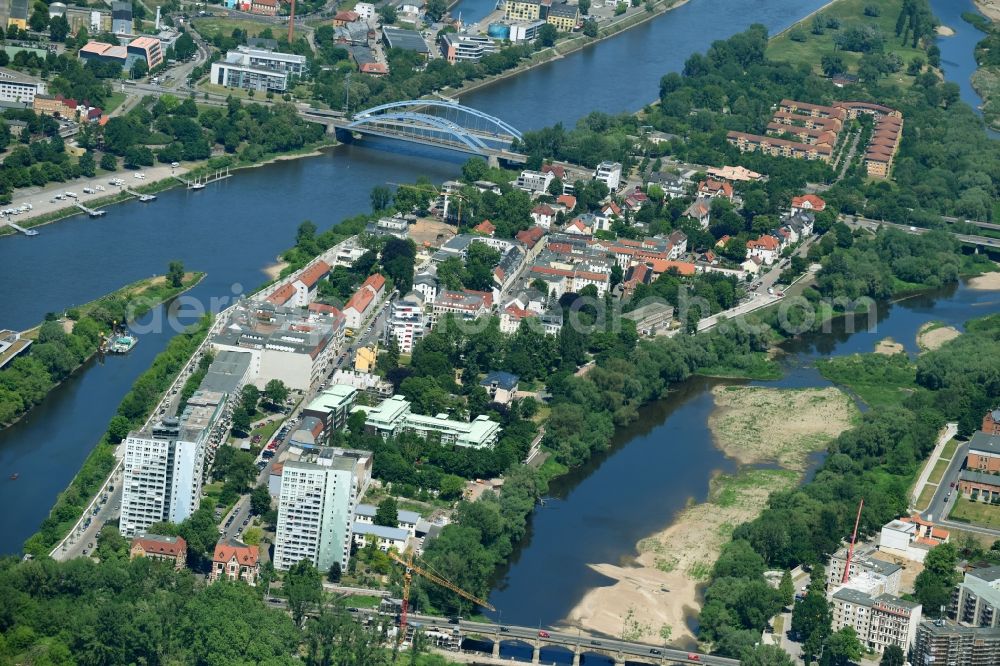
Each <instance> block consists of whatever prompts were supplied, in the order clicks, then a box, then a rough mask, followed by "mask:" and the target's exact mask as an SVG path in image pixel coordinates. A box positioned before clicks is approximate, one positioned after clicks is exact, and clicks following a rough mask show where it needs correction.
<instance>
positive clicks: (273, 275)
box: [264, 261, 288, 280]
mask: <svg viewBox="0 0 1000 666" xmlns="http://www.w3.org/2000/svg"><path fill="white" fill-rule="evenodd" d="M286 268H288V262H287V261H279V262H277V263H274V264H271V265H270V266H267V267H266V268H264V274H265V275H267V277H268V278H270V279H271V280H277V279H278V278H280V277H281V271H283V270H285V269H286Z"/></svg>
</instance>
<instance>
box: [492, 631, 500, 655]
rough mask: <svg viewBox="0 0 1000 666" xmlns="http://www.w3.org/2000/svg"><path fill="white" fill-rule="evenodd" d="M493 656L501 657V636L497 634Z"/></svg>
mask: <svg viewBox="0 0 1000 666" xmlns="http://www.w3.org/2000/svg"><path fill="white" fill-rule="evenodd" d="M493 658H494V659H499V658H500V637H499V636H497V637H496V640H494V641H493Z"/></svg>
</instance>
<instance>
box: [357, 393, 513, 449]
mask: <svg viewBox="0 0 1000 666" xmlns="http://www.w3.org/2000/svg"><path fill="white" fill-rule="evenodd" d="M358 410H361V411H364V412H365V417H366V418H365V429H366V430H368V431H369V432H373V433H378V434H380V435H382V437H384V438H385V437H393V436H395V435H397V434H400V433H404V432H409V433H414V434H416V435H419V436H420V437H423V438H425V439H426V438H428V437H436V438H438V441H440V442H441V443H442V444H451V445H454V446H461V447H467V448H473V449H482V448H493V446H494V444H496V441H497V439H498V438H499V436H500V424H499V423H497V422H496V421H491V420H490V419H489V417H487V416H486V415H485V414H481V415H479V416H477V417H476V418H475V419H473V420H472V421H457V420H454V419H449V418H448V415H447V414H438V415H437V416H424V415H422V414H414V413H412V412H411V411H410V403H409V402H408V401H407V400H406V398H404V397H403V396H401V395H394V396H392V397H391V398H389V399H388V400H383V401H382V403H381V404H380V405H379V406H378V407H368V406H364V405H358V406H356V407H354V409H352V410H351V411H352V413H353V412H354V411H358Z"/></svg>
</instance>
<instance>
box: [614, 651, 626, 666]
mask: <svg viewBox="0 0 1000 666" xmlns="http://www.w3.org/2000/svg"><path fill="white" fill-rule="evenodd" d="M615 666H625V655H623V654H622V653H621V652H619V653H618V654H616V655H615Z"/></svg>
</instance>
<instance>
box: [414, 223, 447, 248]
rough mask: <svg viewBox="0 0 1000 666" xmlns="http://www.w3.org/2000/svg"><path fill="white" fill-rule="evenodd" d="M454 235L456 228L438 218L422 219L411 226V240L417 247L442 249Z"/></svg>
mask: <svg viewBox="0 0 1000 666" xmlns="http://www.w3.org/2000/svg"><path fill="white" fill-rule="evenodd" d="M454 235H455V229H454V227H452V226H451V225H450V224H446V223H445V222H444V221H442V220H439V219H437V218H436V217H421V218H419V219H418V220H417V221H416V222H415V223H414V224H413V225H411V226H410V238H411V239H413V242H414V243H416V244H417V247H440V246H441V245H444V243H445V242H447V241H448V239H450V238H451V237H452V236H454Z"/></svg>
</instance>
